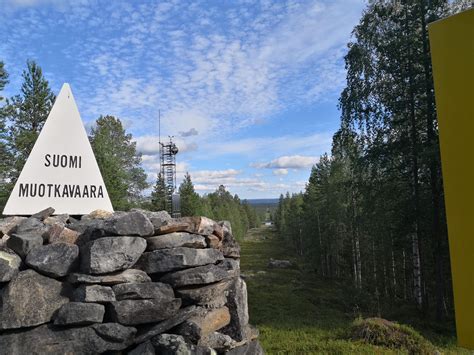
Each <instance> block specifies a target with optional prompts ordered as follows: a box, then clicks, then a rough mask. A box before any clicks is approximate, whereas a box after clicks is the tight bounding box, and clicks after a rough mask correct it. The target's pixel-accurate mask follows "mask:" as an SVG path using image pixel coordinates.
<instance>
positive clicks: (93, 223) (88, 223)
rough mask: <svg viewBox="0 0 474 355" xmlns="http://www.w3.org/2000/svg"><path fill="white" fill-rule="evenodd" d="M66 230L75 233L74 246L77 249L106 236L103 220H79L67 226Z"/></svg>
mask: <svg viewBox="0 0 474 355" xmlns="http://www.w3.org/2000/svg"><path fill="white" fill-rule="evenodd" d="M68 228H69V229H71V230H73V231H75V232H76V233H77V240H76V241H75V244H77V245H78V246H79V247H82V246H84V245H86V244H87V243H89V242H90V241H93V240H96V239H99V238H103V237H106V236H107V232H106V230H105V220H103V219H85V220H82V219H81V220H80V221H75V222H73V223H71V224H69V225H68Z"/></svg>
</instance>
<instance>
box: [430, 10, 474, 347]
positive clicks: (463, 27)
mask: <svg viewBox="0 0 474 355" xmlns="http://www.w3.org/2000/svg"><path fill="white" fill-rule="evenodd" d="M429 36H430V45H431V57H432V63H433V76H434V84H435V96H436V106H437V111H438V121H439V134H440V146H441V163H442V170H443V179H444V191H445V201H446V214H447V220H448V233H449V248H450V254H451V270H452V275H453V289H454V307H455V312H456V327H457V335H458V343H459V345H460V346H463V347H466V348H470V349H474V10H472V9H471V10H469V11H465V12H462V13H460V14H457V15H454V16H451V17H449V18H446V19H444V20H440V21H437V22H434V23H432V24H430V25H429Z"/></svg>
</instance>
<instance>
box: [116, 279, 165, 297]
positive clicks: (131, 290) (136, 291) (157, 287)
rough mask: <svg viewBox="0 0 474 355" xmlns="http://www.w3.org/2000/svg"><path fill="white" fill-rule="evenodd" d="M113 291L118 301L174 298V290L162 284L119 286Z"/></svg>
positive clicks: (128, 284)
mask: <svg viewBox="0 0 474 355" xmlns="http://www.w3.org/2000/svg"><path fill="white" fill-rule="evenodd" d="M113 291H114V294H115V297H116V299H117V301H121V300H144V299H153V298H160V299H163V298H174V291H173V288H172V287H171V286H170V285H168V284H165V283H161V282H144V283H125V284H119V285H115V286H114V287H113Z"/></svg>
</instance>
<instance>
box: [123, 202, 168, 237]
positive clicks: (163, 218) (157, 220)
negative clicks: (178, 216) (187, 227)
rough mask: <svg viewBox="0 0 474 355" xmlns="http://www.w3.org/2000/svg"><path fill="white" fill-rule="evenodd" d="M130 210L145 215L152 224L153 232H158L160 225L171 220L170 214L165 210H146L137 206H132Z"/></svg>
mask: <svg viewBox="0 0 474 355" xmlns="http://www.w3.org/2000/svg"><path fill="white" fill-rule="evenodd" d="M132 211H138V212H141V213H143V214H144V215H145V216H147V217H148V219H149V220H150V222H151V224H153V227H154V232H155V234H156V233H157V232H158V230H159V229H160V227H161V226H163V225H164V224H166V222H168V221H169V220H171V216H170V214H169V213H168V212H166V211H146V210H141V209H138V208H134V209H132Z"/></svg>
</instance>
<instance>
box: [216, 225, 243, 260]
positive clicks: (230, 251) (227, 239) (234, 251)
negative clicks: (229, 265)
mask: <svg viewBox="0 0 474 355" xmlns="http://www.w3.org/2000/svg"><path fill="white" fill-rule="evenodd" d="M219 225H220V226H222V230H223V232H224V238H223V240H222V246H221V248H220V249H221V250H222V253H223V254H224V256H225V257H227V258H240V245H239V243H237V241H236V240H235V238H234V236H233V235H232V228H231V226H230V222H228V221H221V222H219Z"/></svg>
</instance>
